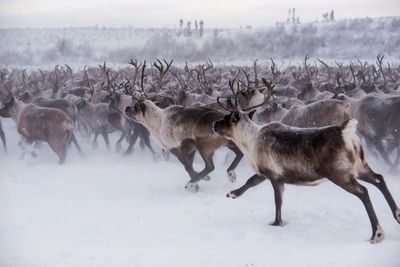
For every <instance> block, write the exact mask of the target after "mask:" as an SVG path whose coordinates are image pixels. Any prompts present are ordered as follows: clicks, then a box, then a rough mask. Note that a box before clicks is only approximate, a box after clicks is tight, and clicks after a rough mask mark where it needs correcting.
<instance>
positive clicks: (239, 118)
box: [213, 80, 400, 243]
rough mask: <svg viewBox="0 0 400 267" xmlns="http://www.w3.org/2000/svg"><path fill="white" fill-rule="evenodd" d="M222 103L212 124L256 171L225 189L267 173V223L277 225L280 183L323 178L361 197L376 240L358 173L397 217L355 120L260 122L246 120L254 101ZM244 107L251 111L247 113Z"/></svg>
mask: <svg viewBox="0 0 400 267" xmlns="http://www.w3.org/2000/svg"><path fill="white" fill-rule="evenodd" d="M264 83H265V84H266V85H267V86H268V88H269V90H270V91H272V87H273V85H272V84H271V83H270V82H268V81H266V80H264ZM266 101H268V98H267V99H266ZM264 102H265V101H264ZM261 104H263V103H261ZM225 108H226V109H230V110H231V112H230V113H229V114H228V115H225V117H224V118H223V119H221V120H217V121H215V122H214V123H213V130H214V132H215V133H216V134H218V135H219V136H223V137H225V138H227V139H230V140H232V141H233V142H234V143H235V144H236V145H237V146H238V147H239V148H240V150H241V151H242V152H243V153H244V155H245V156H246V158H247V159H248V160H249V161H250V163H251V165H252V167H253V169H254V171H255V172H256V174H254V175H253V176H252V177H251V178H250V179H248V180H247V182H246V183H245V185H243V186H242V187H240V188H238V189H236V190H233V191H231V192H230V193H228V194H227V197H228V198H233V199H235V198H238V197H240V196H241V195H243V193H244V192H246V191H247V190H248V189H249V188H251V187H253V186H256V185H258V184H260V183H261V182H263V181H264V180H266V179H269V180H270V181H271V184H272V187H273V188H274V194H275V208H276V213H275V221H274V222H273V223H272V225H275V226H282V225H283V221H282V216H281V206H282V193H283V190H284V185H285V184H295V185H316V184H318V183H319V182H321V181H322V180H323V179H324V178H327V179H329V180H330V181H332V182H333V183H335V184H336V185H338V186H340V187H341V188H343V189H344V190H346V191H347V192H349V193H351V194H353V195H355V196H357V197H358V198H359V199H360V200H361V201H362V202H363V204H364V206H365V209H366V210H367V213H368V216H369V219H370V222H371V227H372V237H371V239H370V241H371V242H372V243H378V242H380V241H382V240H383V238H384V233H383V229H382V227H381V226H380V224H379V221H378V218H377V216H376V214H375V211H374V209H373V207H372V204H371V201H370V199H369V195H368V191H367V189H366V188H365V187H364V186H362V185H361V184H359V183H358V182H357V179H359V180H362V181H365V182H367V183H371V184H373V185H375V186H376V187H377V188H378V189H379V190H380V191H381V192H382V194H383V195H384V197H385V198H386V200H387V202H388V204H389V206H390V208H391V210H392V213H393V216H394V218H395V219H396V221H397V222H398V223H400V209H399V208H398V207H397V205H396V203H395V201H394V199H393V197H392V195H391V194H390V192H389V190H388V188H387V186H386V184H385V180H384V178H383V176H382V175H380V174H377V173H375V172H373V171H372V169H371V168H370V167H369V165H368V163H367V161H366V158H365V154H364V150H363V147H362V145H361V141H360V139H359V138H358V136H357V134H356V125H357V121H355V120H347V121H345V122H344V123H342V124H341V125H339V126H329V127H323V128H307V129H302V128H296V127H291V126H287V125H284V124H282V123H280V122H272V123H269V124H266V125H264V126H260V125H257V124H256V123H255V122H253V121H252V120H251V118H252V116H253V114H254V108H255V107H251V108H249V109H246V110H240V109H239V108H238V105H235V106H233V107H225ZM249 110H252V111H251V112H249V113H246V111H249Z"/></svg>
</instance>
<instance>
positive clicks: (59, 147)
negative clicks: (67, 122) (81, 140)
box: [48, 140, 67, 165]
mask: <svg viewBox="0 0 400 267" xmlns="http://www.w3.org/2000/svg"><path fill="white" fill-rule="evenodd" d="M48 144H49V146H50V147H51V148H52V149H53V151H54V152H55V153H56V154H57V156H58V159H59V161H58V164H60V165H62V164H64V162H65V159H66V158H67V145H66V144H63V143H60V142H58V140H56V141H52V140H49V141H48Z"/></svg>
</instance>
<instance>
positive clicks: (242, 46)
mask: <svg viewBox="0 0 400 267" xmlns="http://www.w3.org/2000/svg"><path fill="white" fill-rule="evenodd" d="M399 28H400V17H383V18H373V19H372V18H361V19H349V20H339V21H336V22H329V23H322V22H320V23H304V24H299V25H285V24H279V25H274V26H269V27H263V28H254V29H247V28H246V29H210V28H207V27H206V28H205V31H204V35H203V36H202V37H200V36H199V34H196V33H195V32H194V31H193V33H192V34H191V36H184V34H181V31H180V29H178V28H158V29H138V28H131V27H125V28H104V27H88V28H84V27H82V28H22V29H0V47H1V48H0V66H6V67H12V66H15V67H33V68H37V67H40V68H54V65H55V64H65V63H67V64H71V65H74V64H76V65H78V66H80V67H83V66H84V65H97V64H100V63H103V61H107V62H108V63H110V64H125V65H126V64H127V62H129V59H130V58H134V57H137V58H139V59H148V60H154V59H155V58H167V59H174V62H175V63H184V62H185V61H189V62H190V63H194V62H206V61H207V59H208V58H210V59H212V60H213V61H214V62H215V63H220V64H221V63H229V64H235V63H238V62H239V63H240V64H251V62H252V60H254V59H256V58H259V59H260V60H264V59H268V60H269V58H270V57H273V58H274V59H276V60H281V59H282V60H285V62H286V63H287V64H288V63H289V61H291V63H292V64H293V61H297V60H299V59H304V56H305V55H306V54H309V55H310V56H311V57H312V58H317V57H319V58H322V59H324V60H334V59H338V60H346V61H347V60H356V59H358V58H360V59H363V60H369V61H372V62H374V61H375V58H376V56H377V55H378V54H379V53H381V54H384V55H385V56H387V58H389V59H390V60H391V61H399V60H400V31H399Z"/></svg>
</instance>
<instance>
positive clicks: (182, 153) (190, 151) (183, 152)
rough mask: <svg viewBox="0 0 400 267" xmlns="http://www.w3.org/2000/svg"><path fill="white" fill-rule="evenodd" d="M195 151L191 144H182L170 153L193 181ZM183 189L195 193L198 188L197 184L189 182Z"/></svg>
mask: <svg viewBox="0 0 400 267" xmlns="http://www.w3.org/2000/svg"><path fill="white" fill-rule="evenodd" d="M195 152H196V150H195V148H194V146H193V144H187V143H186V144H185V142H182V146H181V147H179V148H173V149H171V153H172V154H174V155H175V156H176V157H177V158H178V160H179V161H180V162H181V163H182V164H183V166H184V167H185V170H186V171H187V173H188V174H189V176H190V179H193V178H194V177H195V176H196V175H197V172H196V171H195V170H194V169H193V158H194V154H195ZM185 189H187V190H190V191H194V192H197V191H199V189H200V187H199V185H198V184H194V185H193V184H190V182H189V183H188V184H187V185H186V186H185Z"/></svg>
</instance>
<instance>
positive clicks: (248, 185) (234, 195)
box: [226, 174, 267, 199]
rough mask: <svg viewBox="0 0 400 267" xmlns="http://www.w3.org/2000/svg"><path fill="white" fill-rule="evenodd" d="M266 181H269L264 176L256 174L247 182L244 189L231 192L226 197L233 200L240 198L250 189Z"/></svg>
mask: <svg viewBox="0 0 400 267" xmlns="http://www.w3.org/2000/svg"><path fill="white" fill-rule="evenodd" d="M265 179H267V177H266V176H264V175H262V174H254V175H253V176H251V177H250V178H249V179H248V180H247V182H246V183H245V184H244V185H243V186H242V187H240V188H238V189H236V190H233V191H231V192H230V193H228V194H227V195H226V197H228V198H233V199H235V198H238V197H240V196H241V195H243V193H244V192H246V191H247V190H248V189H249V188H251V187H253V186H256V185H258V184H260V183H262V182H264V181H265Z"/></svg>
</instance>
